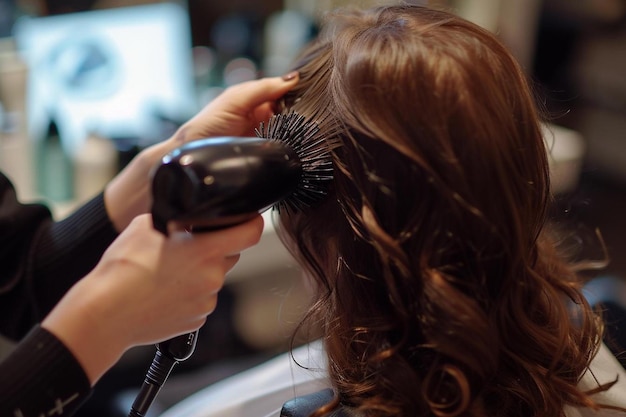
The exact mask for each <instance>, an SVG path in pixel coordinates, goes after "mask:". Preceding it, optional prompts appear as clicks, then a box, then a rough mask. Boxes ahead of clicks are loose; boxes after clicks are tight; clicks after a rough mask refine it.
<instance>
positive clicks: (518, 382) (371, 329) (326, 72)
mask: <svg viewBox="0 0 626 417" xmlns="http://www.w3.org/2000/svg"><path fill="white" fill-rule="evenodd" d="M296 68H297V69H298V70H299V71H300V79H301V81H300V83H299V85H298V86H297V87H296V88H295V89H294V90H293V91H292V92H291V93H290V94H288V95H287V96H286V97H285V98H284V100H283V103H282V104H283V107H284V111H285V112H287V111H296V112H298V113H300V114H303V115H304V116H306V117H309V118H312V119H314V120H316V121H318V123H319V124H320V127H321V128H322V130H325V131H326V132H327V133H328V134H327V136H328V139H329V141H330V142H331V143H332V144H331V146H332V147H333V163H334V168H335V179H334V183H333V190H332V192H331V195H330V196H329V198H328V199H327V200H326V201H325V202H324V203H323V204H321V205H320V206H318V207H315V209H314V210H311V211H310V212H306V213H282V214H281V219H280V220H281V226H282V230H283V231H284V232H285V235H286V240H287V241H288V245H289V246H290V247H291V248H293V250H294V252H295V254H296V256H298V257H299V259H300V260H301V261H302V263H303V265H304V267H305V270H306V271H307V273H308V275H310V276H311V278H312V280H313V281H314V283H315V288H316V298H315V300H316V303H315V304H314V305H313V307H312V314H311V316H309V318H313V317H314V318H316V320H318V321H319V324H321V326H322V328H323V334H324V341H325V346H326V349H327V353H328V357H329V367H330V375H331V378H332V380H333V383H334V384H335V388H336V391H337V393H338V397H337V399H336V401H335V403H334V404H330V405H329V407H327V409H330V408H333V407H334V406H336V405H337V404H338V403H339V402H341V403H342V404H343V405H346V406H349V407H354V408H356V409H357V410H361V411H363V413H364V415H367V416H392V415H393V416H426V415H436V416H481V417H484V416H531V415H532V416H536V415H542V416H563V415H564V414H563V406H564V405H565V404H571V405H576V406H584V407H597V404H595V403H594V401H593V400H592V398H591V397H590V396H589V395H588V394H587V393H584V392H581V391H580V390H579V389H578V388H577V383H578V381H579V379H580V377H581V376H582V374H583V373H584V371H585V370H586V369H587V368H588V366H589V363H590V361H591V359H592V357H593V356H594V354H595V353H596V351H597V349H598V347H599V344H600V341H601V336H602V326H601V324H600V322H599V321H598V320H597V318H596V317H595V315H594V313H593V312H592V310H591V308H590V307H589V305H588V304H587V302H586V301H585V299H584V297H583V296H582V294H581V291H580V283H579V279H578V277H577V275H576V272H575V271H574V268H572V267H571V266H569V264H568V263H566V261H565V260H564V259H563V257H562V256H561V255H560V254H559V253H558V251H557V249H556V248H555V244H554V243H553V238H552V237H551V236H550V232H549V230H548V227H547V226H546V216H547V214H546V211H547V207H548V205H549V202H550V183H549V171H548V161H547V154H546V146H545V143H544V140H543V138H542V134H541V130H540V118H539V116H538V112H537V110H536V105H535V101H534V97H533V95H532V93H531V89H530V88H529V86H528V84H527V81H526V78H525V75H524V73H523V71H522V70H521V69H520V67H519V65H518V64H517V63H516V62H515V60H514V59H513V58H512V56H511V55H510V54H509V52H507V50H506V49H505V47H503V45H502V44H501V43H500V42H499V41H498V40H497V39H496V38H495V37H494V36H493V35H492V34H491V33H489V32H488V31H486V30H483V29H482V28H480V27H478V26H476V25H474V24H472V23H470V22H467V21H465V20H463V19H461V18H458V17H455V16H453V15H451V14H448V13H446V12H442V11H436V10H432V9H428V8H422V7H417V6H409V5H404V6H390V7H381V8H376V9H371V10H367V11H355V10H353V11H343V12H342V13H337V14H335V15H333V16H331V20H329V22H328V23H327V25H326V26H325V28H324V29H323V31H322V32H321V34H320V36H319V37H318V39H317V40H316V41H315V42H314V43H313V44H312V45H311V46H310V47H309V48H308V49H307V50H305V51H304V53H303V54H302V56H301V58H300V60H299V62H298V63H297V65H296ZM572 311H575V317H573V316H572Z"/></svg>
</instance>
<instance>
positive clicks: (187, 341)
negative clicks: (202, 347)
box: [157, 330, 198, 362]
mask: <svg viewBox="0 0 626 417" xmlns="http://www.w3.org/2000/svg"><path fill="white" fill-rule="evenodd" d="M197 340H198V330H196V331H195V332H191V333H187V334H181V335H180V336H176V337H173V338H171V339H169V340H166V341H164V342H160V343H157V349H159V352H161V354H163V355H165V356H167V357H168V358H170V359H172V360H174V361H176V362H182V361H184V360H187V359H189V357H190V356H191V355H192V354H193V351H194V350H195V349H196V341H197Z"/></svg>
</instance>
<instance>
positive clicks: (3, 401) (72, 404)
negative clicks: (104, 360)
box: [0, 326, 91, 416]
mask: <svg viewBox="0 0 626 417" xmlns="http://www.w3.org/2000/svg"><path fill="white" fill-rule="evenodd" d="M90 394H91V386H90V384H89V379H88V378H87V375H85V372H84V371H83V369H82V367H81V366H80V364H79V363H78V362H77V361H76V359H75V358H74V356H73V355H72V353H71V352H70V351H69V350H68V349H67V348H66V347H65V345H63V343H62V342H61V341H59V340H58V339H57V338H56V337H55V336H54V335H53V334H51V333H49V332H48V331H46V330H45V329H43V328H41V327H39V326H36V327H35V328H33V329H32V330H31V331H30V333H28V335H27V336H26V337H25V338H24V340H22V342H20V343H19V344H18V345H17V347H16V348H15V349H14V350H13V352H11V354H10V355H9V356H8V357H7V358H6V359H5V360H4V361H3V362H2V363H0V416H71V415H72V414H74V412H75V411H76V410H77V409H78V408H79V407H80V406H81V405H82V404H83V403H84V402H85V400H86V399H87V398H89V395H90Z"/></svg>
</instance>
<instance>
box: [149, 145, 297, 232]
mask: <svg viewBox="0 0 626 417" xmlns="http://www.w3.org/2000/svg"><path fill="white" fill-rule="evenodd" d="M301 176H302V167H301V163H300V160H299V158H298V155H297V154H296V153H295V152H294V151H293V150H292V149H291V148H290V147H289V146H287V145H285V144H283V143H281V142H279V141H273V140H267V139H262V138H237V137H221V138H210V139H202V140H198V141H194V142H190V143H188V144H186V145H184V146H181V147H180V148H177V149H175V150H174V151H172V152H171V153H169V154H168V155H166V156H165V157H164V158H163V159H162V160H161V163H160V164H159V165H158V166H157V167H156V168H155V169H154V171H153V177H152V197H153V202H152V218H153V222H154V227H155V229H157V230H159V231H161V232H162V233H164V234H167V223H168V222H170V221H176V222H180V223H182V224H184V225H185V226H187V227H191V228H192V229H219V228H222V227H228V226H232V225H234V224H238V223H241V222H244V221H246V220H248V219H250V218H252V217H253V216H254V215H256V214H257V213H259V212H262V211H264V210H266V209H268V208H269V207H271V206H272V205H274V204H275V203H276V202H278V201H280V200H282V199H284V198H286V197H287V196H289V195H290V194H291V193H293V192H294V190H295V189H296V188H297V187H298V184H299V182H300V177H301Z"/></svg>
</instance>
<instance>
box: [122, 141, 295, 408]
mask: <svg viewBox="0 0 626 417" xmlns="http://www.w3.org/2000/svg"><path fill="white" fill-rule="evenodd" d="M301 176H302V166H301V164H300V159H299V158H298V156H297V154H296V153H295V152H294V151H293V150H292V149H291V148H290V147H289V146H287V145H285V144H284V143H281V142H279V141H275V140H267V139H263V138H237V137H223V138H211V139H203V140H198V141H194V142H190V143H189V144H186V145H184V146H182V147H180V148H177V149H176V150H174V151H172V152H171V153H169V154H168V155H166V156H165V157H164V158H163V159H162V160H161V163H160V164H159V165H157V166H156V167H155V169H154V171H153V175H152V197H153V202H152V219H153V223H154V227H155V229H157V230H159V231H160V232H162V233H164V234H165V235H167V233H168V231H167V224H168V223H169V222H171V221H176V222H178V223H180V224H181V225H182V226H184V227H185V228H187V229H188V230H191V231H193V232H199V231H208V230H216V229H220V228H225V227H229V226H234V225H236V224H239V223H243V222H245V221H247V220H250V219H251V218H252V217H254V216H255V215H256V214H258V213H260V212H262V211H264V210H266V209H268V208H270V207H271V206H273V205H274V204H276V203H277V202H279V201H281V200H283V199H285V198H287V197H289V196H290V195H291V194H292V193H293V192H294V191H295V190H296V189H297V187H298V185H299V182H300V178H301ZM197 338H198V331H195V332H193V333H189V334H184V335H181V336H178V337H175V338H173V339H170V340H167V341H165V342H161V343H158V344H157V352H156V354H155V357H154V359H153V361H152V364H151V365H150V368H149V370H148V372H147V374H146V377H145V380H144V383H143V386H142V388H141V390H140V392H139V394H138V395H137V397H136V398H135V401H134V403H133V405H132V408H131V410H130V414H129V417H145V416H146V413H147V411H148V408H149V407H150V405H151V404H152V403H153V401H154V399H155V398H156V396H157V394H158V393H159V391H160V389H161V387H162V386H163V384H164V383H165V381H166V379H167V378H168V376H169V374H170V372H171V371H172V369H173V368H174V366H175V365H176V364H177V363H178V362H181V361H184V360H186V359H188V358H189V357H190V356H191V355H192V354H193V352H194V349H195V346H196V340H197Z"/></svg>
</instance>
